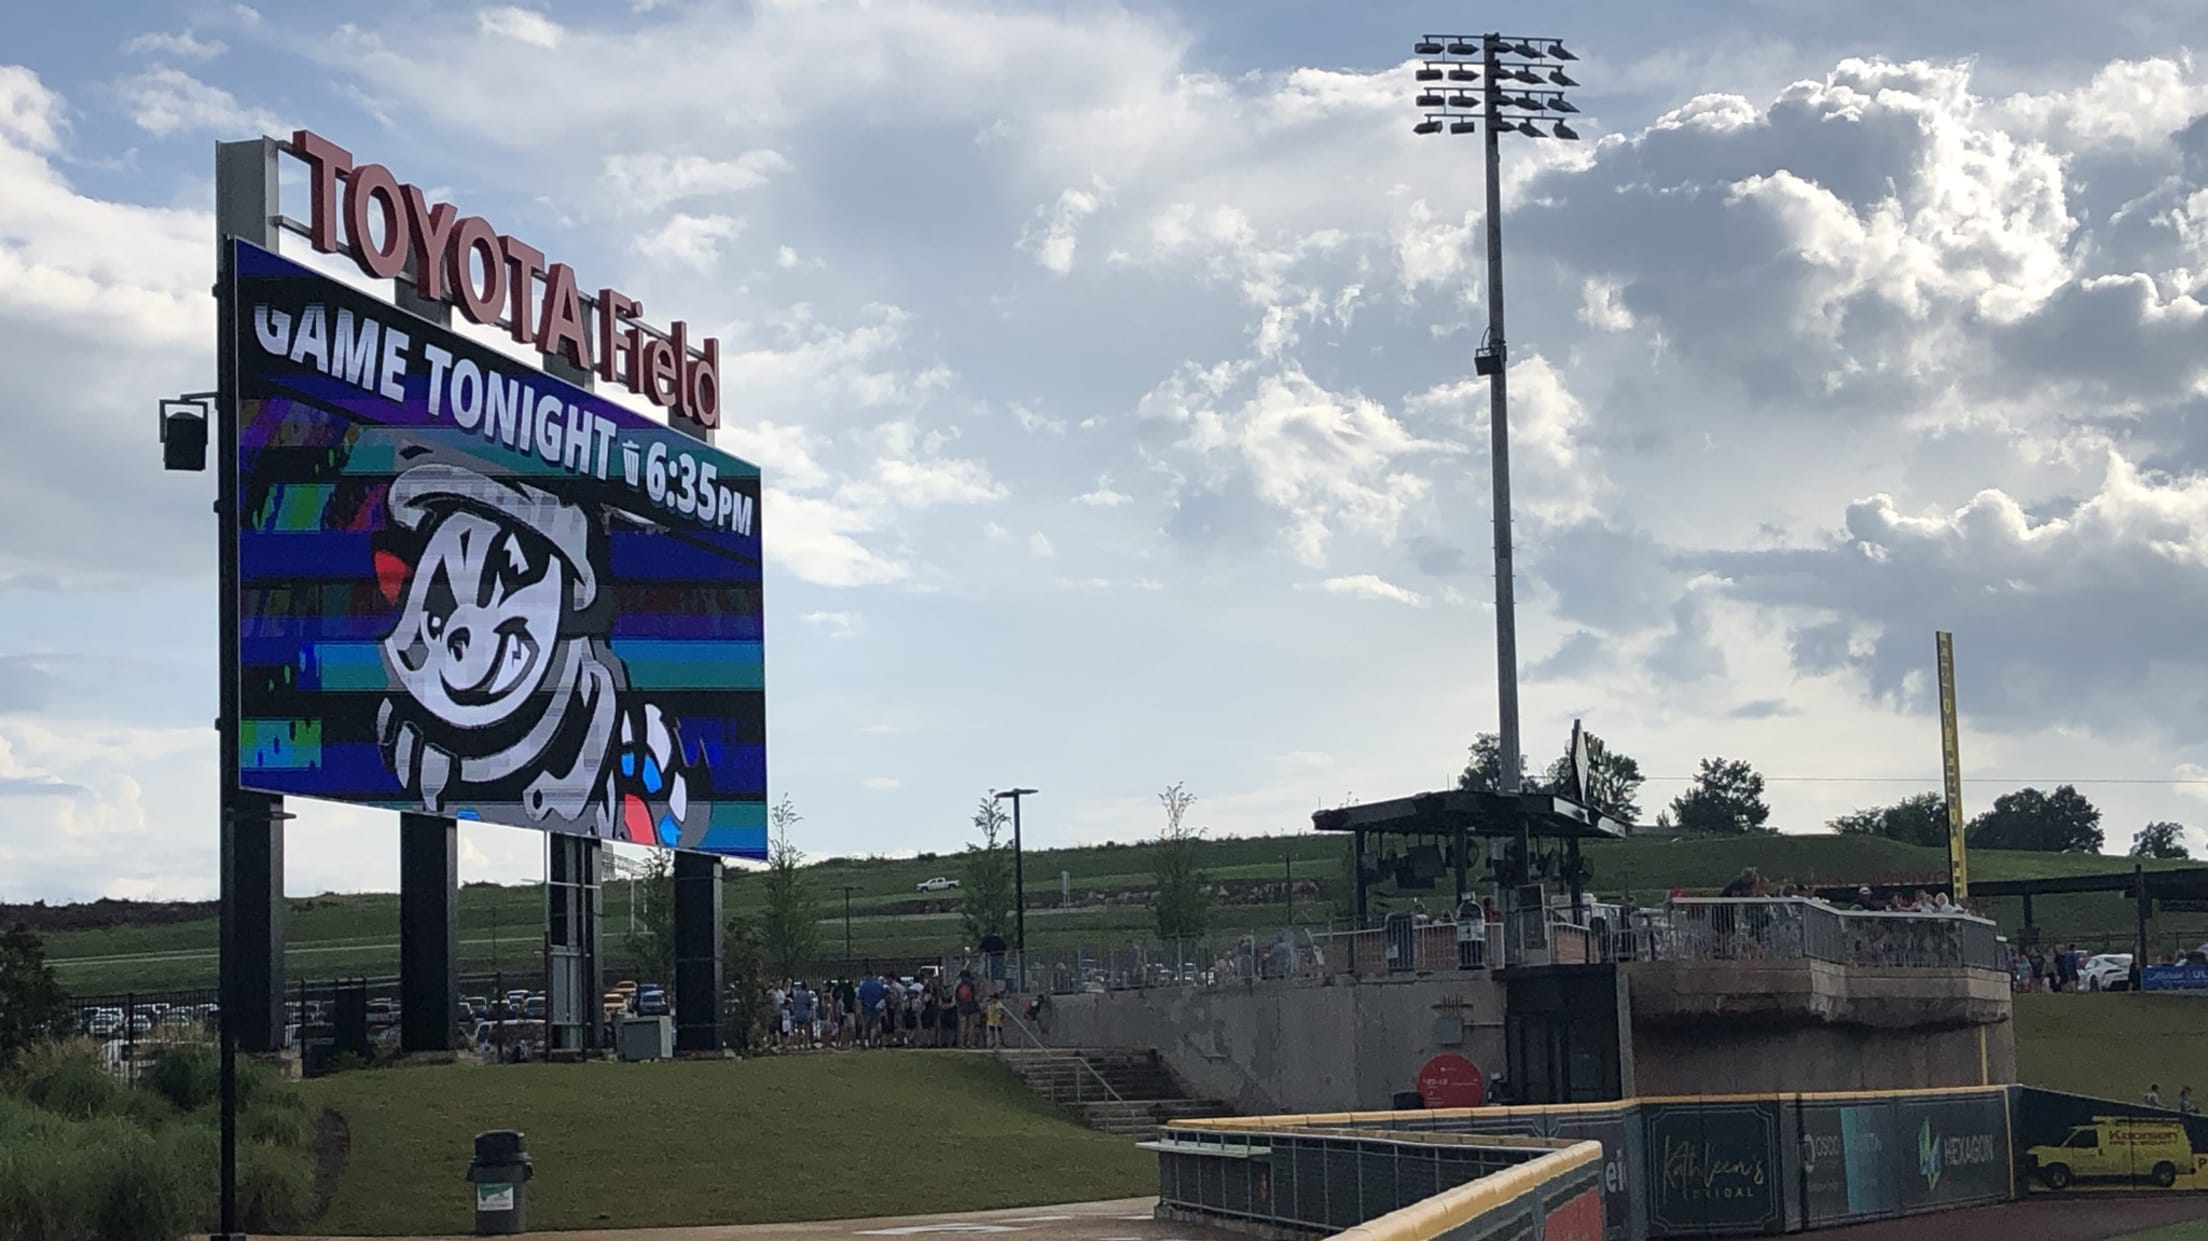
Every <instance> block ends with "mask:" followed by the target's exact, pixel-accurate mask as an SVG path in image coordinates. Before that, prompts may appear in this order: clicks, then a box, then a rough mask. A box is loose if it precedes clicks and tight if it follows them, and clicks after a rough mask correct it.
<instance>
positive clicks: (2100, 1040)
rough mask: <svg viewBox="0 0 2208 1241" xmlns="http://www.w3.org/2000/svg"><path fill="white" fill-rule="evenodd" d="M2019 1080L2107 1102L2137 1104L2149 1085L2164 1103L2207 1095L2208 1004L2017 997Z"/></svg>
mask: <svg viewBox="0 0 2208 1241" xmlns="http://www.w3.org/2000/svg"><path fill="white" fill-rule="evenodd" d="M2196 1071H2197V1075H2196ZM2016 1074H2017V1078H2018V1079H2019V1080H2020V1081H2022V1082H2023V1083H2024V1084H2025V1085H2027V1086H2040V1087H2044V1088H2046V1089H2048V1090H2067V1091H2070V1092H2071V1093H2073V1094H2084V1095H2097V1096H2099V1097H2101V1098H2104V1099H2126V1100H2130V1101H2133V1102H2137V1101H2138V1100H2139V1099H2140V1098H2141V1097H2142V1096H2143V1095H2145V1094H2146V1092H2147V1087H2148V1086H2149V1085H2150V1084H2155V1085H2160V1086H2161V1087H2162V1098H2163V1100H2164V1101H2165V1102H2168V1101H2172V1100H2175V1099H2176V1098H2177V1090H2178V1087H2180V1086H2184V1085H2187V1084H2190V1085H2191V1086H2192V1087H2193V1093H2194V1094H2196V1095H2200V1094H2208V996H2196V995H2184V994H2175V995H2173V994H2167V993H2147V994H2134V993H2131V992H2118V993H2114V994H2108V993H2103V994H2099V995H2093V994H2083V995H2046V994H2036V995H2020V996H2017V997H2016ZM2204 1235H2208V1234H2204Z"/></svg>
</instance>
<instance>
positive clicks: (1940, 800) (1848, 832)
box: [1829, 793, 1947, 848]
mask: <svg viewBox="0 0 2208 1241" xmlns="http://www.w3.org/2000/svg"><path fill="white" fill-rule="evenodd" d="M1829 826H1830V827H1831V828H1832V830H1834V831H1836V832H1838V833H1840V834H1841V835H1843V836H1883V837H1885V838H1886V839H1888V840H1898V841H1900V842H1901V843H1902V844H1905V845H1931V846H1934V847H1940V848H1944V847H1946V845H1947V799H1946V798H1945V797H1942V796H1940V795H1939V794H1938V793H1919V794H1917V795H1916V796H1914V797H1904V798H1902V799H1901V800H1900V801H1897V802H1895V803H1894V804H1893V805H1891V806H1873V807H1871V808H1870V809H1868V810H1851V811H1849V812H1848V813H1846V814H1844V815H1841V816H1840V817H1839V818H1837V819H1834V820H1833V821H1832V822H1831V824H1830V825H1829Z"/></svg>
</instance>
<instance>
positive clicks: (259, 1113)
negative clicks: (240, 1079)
mask: <svg viewBox="0 0 2208 1241" xmlns="http://www.w3.org/2000/svg"><path fill="white" fill-rule="evenodd" d="M238 1136H239V1137H240V1138H241V1139H242V1140H244V1141H248V1142H266V1143H268V1144H269V1145H271V1146H275V1147H280V1148H282V1149H284V1150H292V1151H297V1150H305V1149H306V1148H307V1147H308V1146H309V1145H310V1144H312V1143H313V1141H314V1118H313V1117H312V1116H309V1115H308V1114H307V1104H306V1100H304V1099H301V1098H300V1097H299V1096H298V1095H296V1094H290V1093H285V1094H271V1095H264V1096H262V1097H261V1098H259V1099H256V1100H254V1101H253V1106H252V1107H250V1108H246V1107H242V1106H241V1107H240V1108H239V1109H238Z"/></svg>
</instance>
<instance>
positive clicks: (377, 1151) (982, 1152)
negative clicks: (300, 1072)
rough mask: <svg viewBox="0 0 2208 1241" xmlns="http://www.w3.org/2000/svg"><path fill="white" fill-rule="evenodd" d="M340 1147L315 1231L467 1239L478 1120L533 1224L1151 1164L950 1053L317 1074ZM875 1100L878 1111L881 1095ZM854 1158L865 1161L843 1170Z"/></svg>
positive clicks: (1021, 1195)
mask: <svg viewBox="0 0 2208 1241" xmlns="http://www.w3.org/2000/svg"><path fill="white" fill-rule="evenodd" d="M302 1088H303V1089H304V1090H305V1092H306V1094H307V1097H308V1100H309V1102H310V1103H312V1104H313V1105H315V1106H316V1107H318V1108H319V1107H328V1108H333V1109H335V1110H336V1111H337V1112H338V1113H339V1114H341V1115H342V1116H344V1117H345V1120H346V1123H347V1126H348V1128H349V1130H350V1134H351V1155H350V1158H349V1160H348V1162H347V1165H346V1167H345V1171H344V1173H343V1175H342V1177H341V1178H340V1179H339V1181H338V1184H337V1192H336V1195H335V1197H334V1198H333V1199H332V1200H331V1203H330V1210H329V1213H328V1214H326V1215H324V1216H323V1217H322V1218H321V1219H320V1220H318V1221H316V1224H315V1227H316V1229H317V1230H319V1231H321V1232H325V1233H334V1234H343V1235H405V1236H429V1235H433V1234H434V1235H451V1234H465V1233H466V1232H467V1231H468V1230H469V1228H470V1227H471V1226H472V1224H473V1215H472V1210H473V1208H472V1202H471V1199H470V1198H469V1187H468V1186H467V1185H466V1184H464V1183H463V1182H462V1181H461V1180H460V1173H461V1170H462V1169H464V1168H466V1167H467V1163H468V1156H469V1152H470V1150H471V1149H472V1146H471V1144H472V1142H473V1139H474V1137H475V1135H476V1134H477V1133H478V1132H480V1131H482V1130H484V1129H488V1128H512V1129H519V1130H521V1131H522V1133H523V1134H524V1135H525V1136H526V1139H527V1141H528V1144H529V1152H530V1155H531V1157H532V1159H533V1160H534V1161H535V1165H536V1177H535V1179H534V1180H533V1181H531V1182H530V1185H529V1191H528V1192H529V1207H528V1213H529V1226H530V1228H531V1229H533V1230H562V1229H584V1228H590V1229H603V1228H650V1227H665V1226H675V1225H696V1224H765V1223H775V1222H780V1221H785V1220H810V1219H855V1218H863V1217H870V1216H883V1215H909V1214H915V1213H928V1212H943V1211H967V1210H987V1209H992V1208H1001V1207H1019V1206H1036V1205H1043V1204H1047V1203H1054V1202H1069V1201H1086V1200H1096V1199H1105V1198H1124V1197H1133V1196H1135V1195H1138V1194H1144V1193H1155V1192H1156V1191H1157V1181H1158V1172H1157V1160H1156V1156H1154V1155H1152V1154H1150V1153H1149V1152H1148V1151H1143V1150H1139V1149H1137V1148H1136V1146H1135V1144H1134V1143H1132V1142H1130V1141H1127V1140H1126V1139H1124V1138H1115V1137H1110V1136H1107V1135H1105V1134H1101V1133H1097V1132H1094V1131H1092V1130H1089V1129H1086V1128H1083V1127H1081V1126H1080V1125H1077V1124H1075V1123H1074V1122H1073V1121H1072V1120H1070V1119H1068V1118H1067V1117H1066V1116H1065V1115H1064V1114H1063V1113H1061V1112H1059V1111H1058V1110H1056V1109H1054V1108H1052V1107H1051V1106H1049V1105H1048V1104H1046V1103H1044V1102H1043V1101H1042V1100H1041V1099H1039V1098H1038V1097H1037V1096H1035V1095H1034V1094H1033V1093H1032V1092H1030V1091H1029V1090H1027V1089H1026V1087H1024V1086H1022V1085H1020V1083H1019V1082H1018V1080H1017V1079H1015V1078H1014V1077H1013V1076H1012V1075H1011V1074H1010V1073H1009V1072H1007V1071H1006V1070H1005V1069H1004V1068H1003V1067H1002V1066H1000V1065H998V1064H996V1063H995V1062H993V1061H991V1060H988V1059H986V1058H983V1057H980V1056H972V1055H960V1054H958V1053H955V1052H925V1051H919V1052H879V1053H869V1054H866V1055H812V1056H806V1055H798V1056H768V1057H762V1058H758V1059H752V1060H743V1061H726V1060H720V1061H673V1062H658V1063H644V1064H618V1063H606V1064H587V1065H542V1064H523V1065H503V1066H494V1067H477V1066H465V1065H445V1066H436V1067H422V1068H398V1069H379V1070H374V1071H370V1072H354V1073H341V1074H338V1075H336V1076H333V1077H325V1078H319V1079H316V1080H314V1081H310V1082H307V1083H305V1084H304V1086H303V1087H302ZM885 1108H886V1110H885ZM856 1169H863V1170H864V1171H863V1173H860V1172H855V1171H854V1170H856Z"/></svg>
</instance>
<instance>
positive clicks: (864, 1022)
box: [859, 974, 882, 1047]
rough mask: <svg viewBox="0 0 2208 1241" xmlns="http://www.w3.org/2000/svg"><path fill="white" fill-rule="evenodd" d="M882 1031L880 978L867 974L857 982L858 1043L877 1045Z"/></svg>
mask: <svg viewBox="0 0 2208 1241" xmlns="http://www.w3.org/2000/svg"><path fill="white" fill-rule="evenodd" d="M881 1031H882V978H881V975H879V974H868V975H867V976H866V977H865V979H863V980H862V981H861V982H860V983H859V1045H860V1046H862V1047H879V1046H880V1045H881Z"/></svg>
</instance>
